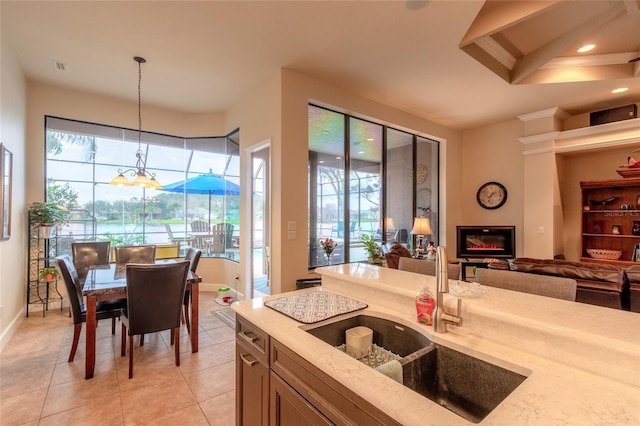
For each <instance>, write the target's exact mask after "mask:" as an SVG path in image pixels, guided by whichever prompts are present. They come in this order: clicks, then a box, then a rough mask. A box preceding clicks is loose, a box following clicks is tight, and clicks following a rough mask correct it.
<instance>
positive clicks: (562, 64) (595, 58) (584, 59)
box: [540, 52, 637, 69]
mask: <svg viewBox="0 0 640 426" xmlns="http://www.w3.org/2000/svg"><path fill="white" fill-rule="evenodd" d="M636 57H637V54H636V53H635V52H622V53H606V54H603V55H585V56H563V57H560V58H553V59H552V60H550V61H549V62H547V63H546V64H544V65H543V66H541V67H540V69H553V68H574V67H592V66H598V65H615V64H628V63H629V61H630V60H631V59H633V58H636Z"/></svg>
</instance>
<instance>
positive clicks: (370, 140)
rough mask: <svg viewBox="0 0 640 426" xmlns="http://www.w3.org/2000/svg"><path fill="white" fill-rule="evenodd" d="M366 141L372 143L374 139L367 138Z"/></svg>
mask: <svg viewBox="0 0 640 426" xmlns="http://www.w3.org/2000/svg"><path fill="white" fill-rule="evenodd" d="M367 140H368V141H369V142H373V141H374V140H375V139H374V138H367Z"/></svg>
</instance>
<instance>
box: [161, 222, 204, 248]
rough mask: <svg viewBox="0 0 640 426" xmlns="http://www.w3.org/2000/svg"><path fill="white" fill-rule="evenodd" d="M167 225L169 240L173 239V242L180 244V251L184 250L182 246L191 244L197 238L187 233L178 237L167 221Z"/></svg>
mask: <svg viewBox="0 0 640 426" xmlns="http://www.w3.org/2000/svg"><path fill="white" fill-rule="evenodd" d="M165 227H166V228H167V234H168V235H169V241H171V244H178V245H179V246H180V252H182V250H183V248H182V246H183V245H184V246H185V249H186V246H190V245H191V244H193V241H194V240H195V239H196V237H192V236H189V235H185V236H184V237H177V236H175V235H174V234H173V231H172V230H171V225H169V224H168V223H165Z"/></svg>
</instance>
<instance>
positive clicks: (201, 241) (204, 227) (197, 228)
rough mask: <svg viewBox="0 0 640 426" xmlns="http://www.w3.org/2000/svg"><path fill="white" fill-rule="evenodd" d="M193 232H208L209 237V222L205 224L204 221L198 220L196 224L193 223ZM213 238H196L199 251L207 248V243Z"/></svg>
mask: <svg viewBox="0 0 640 426" xmlns="http://www.w3.org/2000/svg"><path fill="white" fill-rule="evenodd" d="M191 231H192V232H206V233H207V235H208V234H209V233H211V228H210V227H209V224H208V223H207V222H205V221H204V220H196V221H194V222H191ZM210 238H211V237H209V236H202V235H199V236H196V237H195V246H196V247H197V248H199V249H202V248H204V247H205V246H206V244H205V243H206V242H207V240H208V239H210Z"/></svg>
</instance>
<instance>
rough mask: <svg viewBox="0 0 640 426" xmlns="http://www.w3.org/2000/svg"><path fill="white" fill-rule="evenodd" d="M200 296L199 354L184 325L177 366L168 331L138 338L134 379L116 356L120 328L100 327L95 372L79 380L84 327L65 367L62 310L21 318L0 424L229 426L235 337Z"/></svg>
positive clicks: (1, 366)
mask: <svg viewBox="0 0 640 426" xmlns="http://www.w3.org/2000/svg"><path fill="white" fill-rule="evenodd" d="M223 308H224V307H223V306H220V305H218V304H216V303H215V302H214V293H201V296H200V330H199V333H200V335H199V339H200V344H199V352H198V353H196V354H192V353H191V347H190V344H189V335H188V334H187V330H186V327H184V326H183V327H182V336H181V340H180V353H181V356H180V361H181V363H180V367H176V366H175V363H174V356H173V347H172V346H171V345H170V344H169V333H168V332H162V333H155V334H151V335H147V336H145V343H144V346H143V347H140V346H139V343H138V339H137V338H136V339H135V352H134V354H135V356H134V370H133V379H131V380H130V379H128V359H129V358H128V352H127V355H126V356H125V357H120V323H119V322H118V323H117V325H116V334H115V335H112V334H111V321H110V320H103V321H100V323H99V325H98V333H97V342H96V353H97V355H96V374H95V376H94V378H93V379H91V380H85V379H84V352H85V351H84V336H85V333H84V331H85V330H84V327H83V330H82V335H81V337H80V344H79V345H78V351H77V353H76V357H75V360H74V362H71V363H69V362H67V358H68V357H69V350H70V349H71V341H72V338H73V324H72V320H71V318H69V317H68V315H67V311H66V310H65V311H64V312H60V311H59V310H53V311H49V312H48V313H47V316H46V317H45V318H42V316H40V315H38V313H34V315H31V316H29V318H25V320H24V321H23V323H22V324H21V325H20V327H19V329H18V330H17V332H16V333H15V335H14V336H13V337H12V338H11V340H10V341H9V343H8V344H7V346H6V347H5V349H4V351H2V354H1V357H0V392H1V393H0V425H3V426H4V425H91V426H94V425H138V424H153V425H207V424H209V425H233V424H235V361H234V356H235V355H234V354H235V341H234V338H235V335H234V331H233V329H231V328H230V327H229V326H227V325H226V324H225V323H223V322H222V321H221V320H219V319H218V318H217V317H216V316H215V315H213V314H212V311H214V310H217V309H223Z"/></svg>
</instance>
